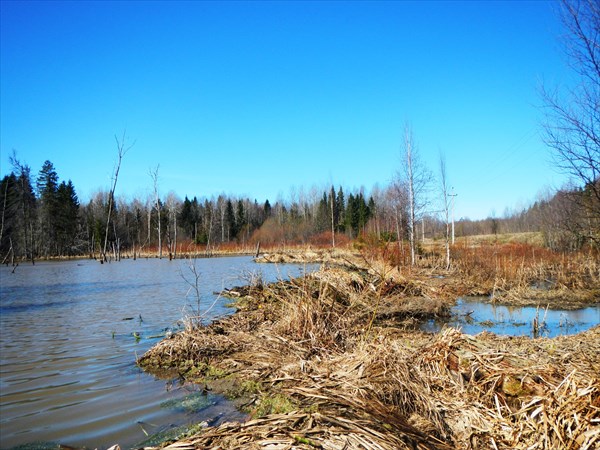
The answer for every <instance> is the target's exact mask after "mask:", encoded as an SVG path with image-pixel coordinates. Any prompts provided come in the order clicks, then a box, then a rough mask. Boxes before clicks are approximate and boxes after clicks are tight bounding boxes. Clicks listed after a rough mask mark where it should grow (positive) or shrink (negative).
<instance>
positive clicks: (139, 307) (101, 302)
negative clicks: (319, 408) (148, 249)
mask: <svg viewBox="0 0 600 450" xmlns="http://www.w3.org/2000/svg"><path fill="white" fill-rule="evenodd" d="M196 263H197V268H198V271H199V274H200V284H199V286H200V294H201V295H200V297H201V298H200V300H201V301H200V307H201V309H203V310H205V309H206V308H208V306H209V305H211V304H212V303H213V302H214V300H215V295H214V294H213V293H214V292H215V291H221V290H222V289H223V288H226V287H229V288H230V287H233V286H235V285H239V284H243V280H240V277H239V275H240V274H242V273H245V272H253V271H257V270H260V272H261V273H262V277H263V279H264V280H265V281H273V280H275V279H277V278H285V277H288V276H289V275H293V276H295V275H299V274H300V273H301V272H302V271H303V270H304V269H307V270H311V269H314V268H315V266H314V265H313V266H308V267H306V268H305V267H303V266H293V265H285V266H279V267H278V266H275V265H260V266H259V265H257V264H254V263H253V262H252V260H251V258H249V257H231V258H211V259H199V260H197V262H196ZM11 270H12V268H7V267H1V268H0V277H1V278H0V364H1V368H2V369H1V374H0V394H1V398H0V426H1V429H2V433H0V447H1V448H9V447H12V446H16V445H20V444H24V443H28V442H33V441H46V442H48V441H54V442H58V443H60V444H64V445H70V446H86V447H90V448H101V447H108V446H110V445H112V444H116V443H119V444H120V445H121V447H122V448H127V447H128V446H132V445H134V444H136V443H137V442H139V441H141V440H143V439H144V438H146V435H145V432H144V431H143V429H142V428H144V426H140V423H151V424H154V425H155V426H154V427H150V428H151V429H152V430H159V429H162V428H164V427H168V426H170V425H172V424H185V423H188V422H197V421H200V420H211V419H214V418H219V420H228V419H236V418H239V417H240V416H239V413H238V412H237V411H236V410H235V408H233V407H232V406H231V405H229V404H228V403H227V402H225V401H224V400H223V399H220V400H218V401H215V402H214V404H212V403H211V405H209V406H208V407H206V408H204V409H202V410H201V411H200V412H194V413H191V412H190V411H187V410H185V411H184V410H175V411H174V410H169V409H165V408H161V406H160V405H161V404H168V403H165V402H169V401H173V400H176V399H178V398H181V397H183V396H186V395H189V394H190V393H191V392H190V390H191V389H192V390H193V388H191V387H190V386H182V385H180V384H179V383H178V381H177V380H171V381H170V382H169V384H165V381H161V380H155V379H154V378H152V377H151V376H149V375H147V374H145V373H143V372H141V371H140V370H139V369H138V368H137V367H136V366H135V364H134V363H135V359H136V357H137V356H141V355H142V354H143V353H144V352H145V351H146V350H148V349H149V348H150V347H151V346H152V345H153V344H154V343H155V342H157V341H158V339H159V337H158V336H161V335H163V334H164V333H165V331H166V330H168V329H176V328H177V327H178V326H180V325H181V318H182V317H183V316H184V315H186V314H189V313H190V308H191V307H196V299H195V298H190V296H189V295H188V289H189V286H188V285H187V284H186V283H185V282H184V281H183V279H182V276H181V275H182V272H185V271H187V270H189V268H188V266H187V262H186V261H168V260H156V259H151V260H138V261H132V260H125V261H121V262H120V263H113V264H103V265H100V264H98V263H97V262H94V261H71V262H50V263H36V265H35V266H30V265H21V266H19V267H18V268H17V269H16V271H15V273H11ZM226 303H227V300H226V299H220V300H219V301H218V302H217V303H216V304H215V307H214V309H213V310H212V311H211V317H215V316H221V315H224V314H228V313H230V312H231V310H230V309H229V308H227V307H226V306H225V305H226ZM124 319H127V320H124ZM136 334H137V335H138V336H139V339H137V338H136V337H135V335H136ZM144 429H146V431H148V429H149V428H148V426H145V428H144Z"/></svg>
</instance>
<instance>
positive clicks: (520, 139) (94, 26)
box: [0, 1, 570, 219]
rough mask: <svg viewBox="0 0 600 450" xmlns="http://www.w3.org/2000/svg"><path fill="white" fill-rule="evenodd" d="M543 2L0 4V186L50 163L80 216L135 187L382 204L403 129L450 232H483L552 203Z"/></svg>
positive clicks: (551, 58) (554, 48)
mask: <svg viewBox="0 0 600 450" xmlns="http://www.w3.org/2000/svg"><path fill="white" fill-rule="evenodd" d="M557 8H558V4H556V3H553V2H542V1H535V2H257V3H254V2H215V3H213V2H182V3H177V2H168V3H162V2H141V1H136V2H130V3H128V2H123V1H119V2H108V1H102V2H83V1H81V2H53V1H43V2H22V1H19V2H9V1H8V2H7V1H2V2H1V55H0V57H1V64H0V86H1V91H0V94H1V96H0V152H1V159H0V165H1V173H2V175H5V174H7V173H9V172H10V170H11V166H10V163H9V156H10V155H11V153H12V151H13V149H14V150H16V152H17V156H18V158H19V159H20V160H21V161H22V162H25V163H27V164H28V165H29V166H31V168H32V171H33V173H37V171H39V169H40V168H41V166H42V164H43V162H44V161H45V160H46V159H49V160H50V161H52V162H53V163H54V166H55V168H56V170H57V172H58V175H59V177H60V179H61V180H67V179H71V180H72V181H73V183H74V185H75V188H76V190H77V193H78V195H79V197H80V199H81V200H82V201H86V200H87V199H89V198H90V196H91V195H93V193H94V192H96V191H98V190H100V189H106V190H107V189H108V188H109V185H110V176H111V173H112V171H113V167H114V163H115V160H116V145H115V135H119V136H120V135H122V134H123V131H124V130H126V133H127V136H128V139H129V142H130V143H131V142H133V141H135V145H134V146H133V148H132V149H131V150H130V151H129V152H128V153H127V154H126V156H125V158H124V160H123V164H122V168H121V174H120V177H119V184H118V186H117V194H118V195H122V196H125V197H127V198H129V199H131V198H133V197H134V196H140V197H145V196H146V195H147V194H148V192H150V190H151V189H152V180H151V178H150V176H149V174H148V173H149V170H150V169H152V168H155V167H156V166H157V165H160V169H159V186H160V191H161V193H162V194H163V195H165V194H166V193H167V192H169V191H174V192H175V193H176V194H178V195H179V196H180V197H181V198H183V197H184V196H185V195H188V196H190V197H193V196H194V195H196V196H198V197H203V196H207V197H210V196H212V195H218V194H220V193H226V194H233V195H239V196H248V197H250V198H252V199H254V198H256V199H258V200H259V201H264V200H265V199H266V198H268V199H269V200H270V201H271V202H273V201H274V200H276V199H277V198H278V197H281V198H284V199H286V198H288V197H289V195H290V192H291V191H293V190H296V191H298V190H299V189H300V188H301V187H303V188H304V190H306V191H308V190H310V188H311V187H312V186H314V185H316V186H317V187H319V188H323V187H325V186H327V185H331V184H332V183H333V184H335V185H336V186H338V185H342V186H344V187H345V188H348V189H355V188H360V187H361V186H364V187H365V188H366V190H367V191H369V190H370V189H371V188H372V187H373V185H374V184H375V183H378V184H379V185H380V186H385V185H387V184H388V183H389V182H390V180H391V179H392V178H393V176H394V174H395V173H396V172H397V171H398V170H399V168H400V164H401V144H402V134H403V129H404V124H405V123H406V122H407V121H408V122H409V123H410V124H411V126H412V129H413V132H414V137H415V140H416V142H417V145H418V148H419V152H420V154H421V158H422V160H423V161H424V163H425V164H426V165H427V166H428V167H429V168H430V169H431V170H432V171H433V172H434V173H435V172H436V171H437V170H438V166H439V155H440V152H442V153H444V155H445V157H446V165H447V177H448V179H449V183H450V185H451V186H453V187H454V189H455V192H456V193H457V194H458V197H457V202H456V216H457V217H470V218H472V219H479V218H484V217H486V216H488V215H490V214H495V215H496V216H501V215H502V214H503V212H504V210H505V208H507V207H509V208H515V207H520V206H524V205H526V204H528V203H529V202H531V201H533V200H534V199H535V198H536V195H538V193H539V192H540V191H542V190H544V189H546V188H557V187H560V186H561V185H563V184H564V182H565V181H566V179H565V177H564V176H563V175H561V174H560V173H558V172H556V171H555V170H554V168H553V166H552V164H551V158H550V152H549V150H548V149H547V148H546V147H545V146H544V145H543V143H542V142H541V138H540V122H541V120H542V118H543V116H542V110H541V108H540V104H541V102H540V98H539V94H538V90H539V87H540V85H541V84H542V83H545V84H547V85H549V86H561V85H564V84H565V83H568V82H569V76H570V73H569V71H568V68H567V66H566V62H565V58H564V56H563V53H562V51H561V48H560V44H559V37H560V34H561V33H562V28H561V26H560V21H559V19H558V17H557V14H556V13H557V11H556V9H557Z"/></svg>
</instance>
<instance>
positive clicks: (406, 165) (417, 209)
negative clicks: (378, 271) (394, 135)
mask: <svg viewBox="0 0 600 450" xmlns="http://www.w3.org/2000/svg"><path fill="white" fill-rule="evenodd" d="M403 146H404V148H403V150H404V161H403V169H404V177H405V180H406V185H407V188H408V242H409V246H410V263H411V265H413V266H414V265H415V264H416V242H415V232H416V230H415V226H416V223H417V216H418V215H419V214H420V213H421V212H422V210H423V208H424V207H425V205H426V204H427V201H426V194H427V188H428V184H429V181H430V180H431V174H430V173H429V171H428V170H427V169H426V168H425V167H424V166H423V165H422V164H421V161H420V158H419V153H418V150H417V147H416V145H415V141H414V137H413V132H412V128H411V127H410V125H409V124H406V125H405V127H404V142H403Z"/></svg>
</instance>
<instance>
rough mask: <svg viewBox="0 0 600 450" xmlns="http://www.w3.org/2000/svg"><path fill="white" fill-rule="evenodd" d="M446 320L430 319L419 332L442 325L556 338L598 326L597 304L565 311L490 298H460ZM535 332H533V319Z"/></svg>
mask: <svg viewBox="0 0 600 450" xmlns="http://www.w3.org/2000/svg"><path fill="white" fill-rule="evenodd" d="M450 312H451V316H450V318H449V319H446V320H443V319H440V320H431V321H428V322H426V323H425V324H423V325H422V327H421V329H422V330H424V331H429V332H438V331H440V330H441V329H442V328H443V327H444V326H451V327H457V328H460V329H461V330H462V332H463V333H466V334H478V333H481V332H482V331H490V332H492V333H496V334H502V335H509V336H529V337H542V336H543V337H555V336H561V335H567V334H576V333H580V332H582V331H585V330H587V329H589V328H591V327H593V326H594V325H598V324H599V323H600V304H596V305H592V306H588V307H586V308H581V309H575V310H565V309H548V310H547V311H546V309H545V308H542V307H540V308H539V309H538V308H536V307H534V306H508V305H498V304H493V303H490V302H489V297H461V298H459V299H458V300H457V301H456V305H455V306H453V307H452V309H451V311H450ZM536 317H537V320H538V324H539V327H538V331H537V332H534V329H533V328H534V327H533V323H534V320H535V319H536Z"/></svg>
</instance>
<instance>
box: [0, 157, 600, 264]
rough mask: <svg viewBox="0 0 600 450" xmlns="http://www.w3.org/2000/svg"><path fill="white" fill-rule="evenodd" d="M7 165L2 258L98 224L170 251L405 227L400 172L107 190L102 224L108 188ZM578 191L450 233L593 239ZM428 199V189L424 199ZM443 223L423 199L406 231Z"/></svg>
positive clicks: (125, 240)
mask: <svg viewBox="0 0 600 450" xmlns="http://www.w3.org/2000/svg"><path fill="white" fill-rule="evenodd" d="M13 167H14V169H13V171H12V172H11V173H10V174H9V175H6V176H5V177H4V178H3V179H2V181H1V183H0V202H1V203H0V205H1V208H2V220H1V226H0V260H1V261H2V263H10V262H13V263H14V262H16V261H20V260H24V259H28V260H32V261H34V260H35V259H37V258H48V257H69V256H86V255H89V256H90V257H94V256H97V255H99V254H100V252H101V248H102V244H103V243H104V241H105V238H106V232H107V229H108V237H107V241H108V242H109V248H110V253H111V254H113V255H114V256H115V257H116V258H118V257H119V255H120V254H121V253H123V252H128V253H130V254H134V255H135V254H141V253H149V252H157V254H158V252H159V251H160V253H161V254H162V253H163V251H164V252H165V253H164V254H165V256H167V255H170V256H176V255H177V253H178V252H181V251H186V250H188V248H189V246H190V245H191V244H197V245H200V246H203V248H204V249H206V251H211V250H215V249H218V248H219V247H220V246H223V245H224V244H230V243H235V244H237V245H255V244H257V243H258V242H260V243H261V245H295V244H311V245H318V246H332V245H336V241H337V244H338V245H340V244H344V243H348V242H350V241H351V240H353V239H357V238H359V239H362V240H368V241H370V242H373V241H375V242H384V241H396V240H398V238H400V239H402V240H405V239H408V235H409V221H408V218H409V204H408V201H407V198H408V194H407V187H406V184H405V183H403V182H402V181H396V182H393V183H391V184H390V185H389V186H387V187H384V188H379V187H374V188H373V189H372V190H371V192H370V194H369V195H368V196H367V195H366V194H365V193H364V191H363V190H359V191H355V192H351V191H345V190H344V189H343V188H342V187H341V186H340V187H338V188H337V189H334V187H333V186H332V187H331V188H330V189H328V190H325V191H322V190H321V191H320V190H318V189H316V188H313V189H311V190H310V192H305V191H304V190H303V189H301V190H300V191H299V192H295V193H294V194H293V195H290V198H288V199H287V200H278V201H276V202H275V203H271V202H270V201H269V200H265V201H264V202H258V201H257V200H255V199H252V200H251V199H249V198H241V197H234V196H227V195H219V196H217V197H214V196H213V197H211V198H206V197H201V198H198V197H193V198H191V199H190V198H188V197H185V198H184V199H183V200H182V199H180V198H179V197H177V196H176V195H175V194H174V193H170V194H168V195H167V196H166V197H165V198H160V199H159V200H158V202H157V201H156V200H155V199H154V198H153V197H152V196H151V195H148V197H147V198H135V199H133V200H131V201H125V200H124V199H122V198H115V199H113V200H114V201H113V205H114V207H112V208H111V212H110V221H109V222H108V223H109V225H110V226H109V227H107V226H106V224H107V219H108V214H109V206H108V205H109V195H110V194H109V193H108V192H103V191H100V192H98V193H97V194H95V195H94V196H93V198H92V199H91V200H90V201H89V202H87V203H86V204H83V205H82V204H80V202H79V200H78V197H77V194H76V191H75V187H74V186H73V183H71V181H67V182H65V181H60V180H59V176H58V174H57V172H56V170H55V168H54V165H53V164H52V163H51V162H50V161H46V162H45V163H44V164H43V166H42V168H41V169H40V171H39V172H38V174H37V176H35V177H34V176H33V175H32V174H31V170H30V168H29V167H28V166H27V165H23V164H21V163H19V162H18V161H16V160H14V161H13ZM432 191H433V190H432ZM588 191H589V189H585V188H584V189H572V190H568V191H561V192H558V193H555V194H553V195H549V196H548V197H547V198H544V199H540V200H538V201H536V202H535V203H534V204H533V205H532V206H530V207H529V208H527V209H524V210H523V211H518V212H514V213H506V214H505V215H504V217H501V218H495V217H490V218H487V219H485V220H477V221H472V220H469V219H461V220H458V221H457V222H456V224H455V232H456V236H457V237H460V236H468V235H477V234H494V233H509V232H524V231H540V232H542V233H543V236H544V239H545V243H546V245H548V246H550V247H552V248H555V249H561V250H565V249H566V250H575V249H579V248H581V247H582V246H584V245H595V246H597V245H598V237H599V236H600V218H598V217H597V216H596V217H595V218H594V216H592V215H590V214H587V211H588V210H589V208H587V206H586V205H587V204H589V202H590V201H591V200H590V199H591V196H590V195H589V193H588ZM433 197H435V196H433ZM434 203H435V198H432V199H431V201H430V202H429V203H428V204H429V205H431V204H434ZM430 209H434V208H433V207H432V208H430ZM159 220H160V223H159ZM445 230H446V225H445V220H443V219H442V216H441V214H431V213H428V212H427V208H423V209H422V210H421V211H419V212H418V215H417V220H416V223H415V230H414V231H415V234H416V236H417V237H418V239H419V240H420V239H423V238H434V239H442V238H443V237H444V236H445V234H444V233H445ZM159 232H160V239H159ZM159 242H161V246H160V247H161V248H160V249H159V248H158V243H159Z"/></svg>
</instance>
